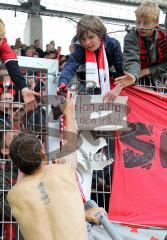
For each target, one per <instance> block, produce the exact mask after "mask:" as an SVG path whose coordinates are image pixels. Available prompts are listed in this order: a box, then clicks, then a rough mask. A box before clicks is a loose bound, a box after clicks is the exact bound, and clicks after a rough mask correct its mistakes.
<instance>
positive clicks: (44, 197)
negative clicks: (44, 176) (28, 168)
mask: <svg viewBox="0 0 167 240" xmlns="http://www.w3.org/2000/svg"><path fill="white" fill-rule="evenodd" d="M38 190H39V192H40V199H41V202H42V203H43V204H48V203H49V202H50V199H49V196H48V194H47V192H46V190H45V184H44V182H42V181H41V182H39V184H38Z"/></svg>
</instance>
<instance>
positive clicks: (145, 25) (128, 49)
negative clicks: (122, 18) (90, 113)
mask: <svg viewBox="0 0 167 240" xmlns="http://www.w3.org/2000/svg"><path fill="white" fill-rule="evenodd" d="M135 14H136V29H134V28H133V29H131V31H130V32H129V33H128V34H127V35H126V36H125V39H124V53H123V63H124V70H125V71H126V72H125V76H122V77H121V78H117V79H116V80H115V81H116V84H124V83H126V82H131V83H132V84H133V83H135V82H136V81H139V83H140V84H142V85H153V86H155V81H154V76H155V75H159V74H163V73H166V72H167V33H166V30H162V29H160V28H159V15H160V9H159V6H158V4H157V3H156V1H154V0H145V1H143V2H142V3H141V4H140V6H139V7H138V8H137V9H136V11H135ZM150 80H151V83H150ZM111 97H112V96H111ZM109 98H110V97H109Z"/></svg>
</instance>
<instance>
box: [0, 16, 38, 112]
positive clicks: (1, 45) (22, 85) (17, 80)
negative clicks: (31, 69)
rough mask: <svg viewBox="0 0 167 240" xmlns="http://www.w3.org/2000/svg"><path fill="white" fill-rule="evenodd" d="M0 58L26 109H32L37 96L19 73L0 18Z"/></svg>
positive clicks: (35, 104)
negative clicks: (19, 92)
mask: <svg viewBox="0 0 167 240" xmlns="http://www.w3.org/2000/svg"><path fill="white" fill-rule="evenodd" d="M0 59H1V61H2V62H3V64H5V67H6V69H7V71H8V73H9V76H10V78H11V79H12V81H13V82H14V84H15V86H16V87H17V89H18V90H20V91H21V94H22V96H23V99H24V103H25V106H26V108H27V109H34V108H36V106H37V103H36V101H35V96H39V94H38V93H35V92H33V91H31V90H29V89H28V88H27V84H26V81H25V79H24V77H23V76H22V74H21V71H20V68H19V66H18V61H17V57H16V54H15V53H14V51H13V50H12V49H11V48H10V46H9V45H8V44H7V39H6V38H5V24H4V23H3V21H2V20H1V19H0Z"/></svg>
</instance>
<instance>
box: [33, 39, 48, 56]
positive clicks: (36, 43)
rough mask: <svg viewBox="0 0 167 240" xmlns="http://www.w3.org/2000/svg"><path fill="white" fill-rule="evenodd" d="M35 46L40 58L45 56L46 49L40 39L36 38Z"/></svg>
mask: <svg viewBox="0 0 167 240" xmlns="http://www.w3.org/2000/svg"><path fill="white" fill-rule="evenodd" d="M34 48H35V51H36V52H37V53H38V56H39V58H43V57H44V56H45V53H44V51H43V50H42V49H41V47H40V40H39V39H35V40H34Z"/></svg>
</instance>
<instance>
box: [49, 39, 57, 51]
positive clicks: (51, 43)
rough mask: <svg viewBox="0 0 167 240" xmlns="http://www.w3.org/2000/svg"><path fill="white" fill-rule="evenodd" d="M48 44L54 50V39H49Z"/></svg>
mask: <svg viewBox="0 0 167 240" xmlns="http://www.w3.org/2000/svg"><path fill="white" fill-rule="evenodd" d="M50 46H51V48H52V49H51V50H56V48H55V41H54V40H52V41H50Z"/></svg>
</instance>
